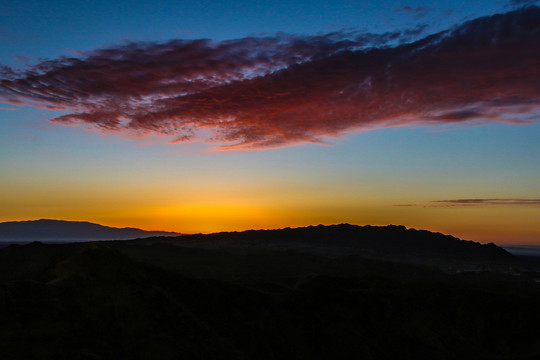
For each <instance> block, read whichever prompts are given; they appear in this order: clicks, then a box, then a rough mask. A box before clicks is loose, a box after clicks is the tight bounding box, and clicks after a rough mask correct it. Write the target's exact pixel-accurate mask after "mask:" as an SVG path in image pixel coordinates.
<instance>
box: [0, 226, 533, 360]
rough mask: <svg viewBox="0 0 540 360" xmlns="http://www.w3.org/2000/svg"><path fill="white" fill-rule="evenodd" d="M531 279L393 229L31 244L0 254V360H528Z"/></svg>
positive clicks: (512, 267) (480, 249)
mask: <svg viewBox="0 0 540 360" xmlns="http://www.w3.org/2000/svg"><path fill="white" fill-rule="evenodd" d="M58 224H61V223H57V225H58ZM0 225H1V224H0ZM32 225H35V224H32ZM63 225H66V224H63ZM72 225H76V226H88V225H87V224H85V223H75V224H72ZM81 235H82V234H81ZM47 237H48V236H47ZM82 237H84V236H80V237H78V238H82ZM539 281H540V263H538V262H534V261H530V259H528V258H526V257H524V258H521V257H517V256H513V255H511V254H510V253H508V252H507V251H505V250H503V249H501V248H499V247H497V246H496V245H493V244H487V245H482V244H479V243H475V242H472V241H463V240H459V239H457V238H455V237H452V236H448V235H442V234H438V233H432V232H429V231H419V230H415V229H407V228H405V227H403V226H395V225H390V226H384V227H376V226H355V225H349V224H341V225H332V226H322V225H319V226H310V227H305V228H296V229H290V228H287V229H280V230H257V231H254V230H252V231H244V232H229V233H216V234H209V235H202V234H197V235H183V236H177V237H149V238H140V239H136V240H122V241H120V240H116V241H97V242H96V241H91V242H83V243H67V244H48V245H47V244H43V243H40V242H33V243H30V244H27V245H9V246H7V247H5V248H3V249H0V317H1V318H2V320H3V325H2V326H1V327H0V346H1V348H2V354H3V356H4V357H3V358H6V359H59V358H69V359H118V358H130V359H147V358H149V357H152V358H156V357H157V358H160V359H176V358H178V357H179V356H180V357H182V358H194V359H195V358H198V359H242V358H245V359H248V358H259V359H282V358H321V359H326V358H342V359H348V358H351V357H353V358H365V359H396V358H400V359H531V360H532V359H536V358H537V357H538V356H540V338H538V336H537V334H538V331H537V326H538V324H539V323H540V310H539V307H538V306H537V304H538V303H539V301H540V286H539V284H538V282H539Z"/></svg>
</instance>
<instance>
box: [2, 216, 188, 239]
mask: <svg viewBox="0 0 540 360" xmlns="http://www.w3.org/2000/svg"><path fill="white" fill-rule="evenodd" d="M180 235H182V234H180V233H176V232H169V231H147V230H142V229H138V228H133V227H124V228H117V227H112V226H106V225H101V224H96V223H92V222H89V221H71V220H56V219H39V220H22V221H7V222H1V223H0V241H2V242H15V243H17V242H32V241H46V242H54V241H59V242H70V241H93V240H128V239H135V238H141V237H152V236H180Z"/></svg>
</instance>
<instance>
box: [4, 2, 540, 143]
mask: <svg viewBox="0 0 540 360" xmlns="http://www.w3.org/2000/svg"><path fill="white" fill-rule="evenodd" d="M422 30H423V28H419V29H417V30H416V31H406V32H401V33H387V34H382V35H373V34H367V35H366V34H357V33H339V32H337V33H331V34H327V35H322V36H315V37H301V36H285V35H280V36H277V37H273V38H245V39H239V40H231V41H224V42H220V43H213V42H211V41H209V40H194V41H181V40H175V41H170V42H168V43H165V44H154V43H130V44H127V45H124V46H121V47H116V48H110V49H103V50H97V51H93V52H89V53H86V54H83V56H84V57H83V58H61V59H58V60H53V61H46V62H42V63H40V64H38V65H36V66H34V68H33V69H32V70H31V71H28V72H25V73H23V74H20V73H15V72H13V71H12V70H11V69H8V68H3V69H2V72H1V74H0V75H1V76H2V80H1V82H0V98H2V99H4V100H5V101H6V102H8V103H15V104H20V102H21V101H25V102H27V103H29V104H30V105H34V106H40V107H43V106H50V107H54V108H63V109H66V110H71V111H73V112H72V113H71V114H69V115H64V116H60V117H57V118H54V119H52V121H53V122H56V123H62V124H77V123H83V124H90V125H92V126H96V127H98V128H101V129H104V130H105V131H129V132H134V133H136V134H141V135H143V134H146V133H152V132H154V133H163V134H168V135H170V136H171V138H172V139H173V141H189V140H191V139H197V138H199V137H200V135H198V134H199V133H200V132H201V130H203V132H205V133H208V130H209V131H211V132H212V133H213V137H211V138H210V139H206V140H208V141H211V142H214V143H218V144H220V145H221V149H240V148H244V149H251V148H266V147H276V146H285V145H290V144H295V143H302V142H320V141H322V140H321V139H323V138H324V137H326V136H337V135H340V134H342V133H344V132H348V131H354V130H359V129H371V128H377V127H383V126H402V125H406V124H411V123H424V124H426V125H428V124H429V125H433V124H445V123H454V122H470V121H483V122H489V121H508V122H516V123H521V122H527V121H532V120H535V119H536V118H537V116H538V114H539V112H540V96H539V94H540V66H539V64H540V9H539V8H538V7H528V8H524V9H520V10H517V11H514V12H510V13H507V14H504V15H494V16H491V17H487V18H480V19H477V20H474V21H470V22H467V23H464V24H463V25H461V26H459V27H457V28H455V29H453V30H452V31H448V32H443V33H440V34H435V35H431V36H428V37H426V38H424V39H421V40H418V41H415V42H411V43H406V41H408V40H410V38H411V37H414V36H417V35H418V34H419V32H421V31H422ZM400 43H401V44H400ZM396 44H397V45H396ZM390 45H393V46H390Z"/></svg>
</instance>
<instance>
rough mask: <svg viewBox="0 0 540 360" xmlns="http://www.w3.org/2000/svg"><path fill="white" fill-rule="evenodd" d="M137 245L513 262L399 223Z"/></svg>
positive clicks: (468, 264) (472, 265)
mask: <svg viewBox="0 0 540 360" xmlns="http://www.w3.org/2000/svg"><path fill="white" fill-rule="evenodd" d="M135 244H168V245H171V246H176V247H182V248H191V249H201V250H207V251H211V250H220V249H221V250H224V251H226V252H227V253H228V254H234V253H237V254H246V253H251V254H258V253H264V254H269V253H276V252H298V253H306V254H312V255H317V256H323V257H326V258H339V259H342V260H343V259H344V258H355V257H361V258H369V259H379V260H388V261H399V262H406V263H419V264H423V265H431V266H434V267H438V268H449V269H450V268H458V269H469V270H473V269H488V268H494V267H507V266H511V264H512V263H513V261H514V260H515V258H514V257H513V256H512V255H510V253H508V252H507V251H506V250H504V249H502V248H500V247H498V246H496V245H494V244H491V243H490V244H480V243H477V242H474V241H464V240H460V239H458V238H456V237H453V236H450V235H443V234H441V233H433V232H430V231H426V230H416V229H407V228H406V227H405V226H401V225H388V226H370V225H367V226H357V225H350V224H340V225H329V226H324V225H319V226H309V227H303V228H295V229H291V228H285V229H278V230H248V231H243V232H223V233H215V234H208V235H203V234H196V235H185V236H182V237H170V238H149V239H141V240H136V241H133V242H131V243H130V246H131V247H132V248H133V245H135ZM171 251H174V250H172V249H171ZM182 251H184V252H185V250H182Z"/></svg>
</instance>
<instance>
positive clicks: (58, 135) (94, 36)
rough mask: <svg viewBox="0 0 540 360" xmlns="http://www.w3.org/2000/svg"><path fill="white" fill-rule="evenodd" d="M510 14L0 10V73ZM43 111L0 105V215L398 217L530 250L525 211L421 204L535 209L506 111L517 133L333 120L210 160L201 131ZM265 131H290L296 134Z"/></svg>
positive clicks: (124, 221)
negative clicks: (66, 119)
mask: <svg viewBox="0 0 540 360" xmlns="http://www.w3.org/2000/svg"><path fill="white" fill-rule="evenodd" d="M528 3H530V4H532V3H534V2H528ZM516 8H517V6H514V5H512V4H511V3H510V2H506V1H495V2H494V1H470V2H467V3H466V6H463V3H462V2H447V1H439V2H436V1H431V2H422V1H407V2H402V1H383V2H381V1H363V2H355V1H332V2H330V1H329V2H323V1H318V2H317V1H295V2H290V1H272V2H257V3H253V2H248V1H245V2H241V1H234V2H229V3H223V2H218V1H203V0H201V1H189V2H175V1H169V2H160V3H159V4H158V3H155V2H150V1H129V2H128V1H119V2H114V3H111V2H105V1H96V2H81V1H49V2H37V1H36V2H30V1H18V2H11V3H7V4H2V5H0V14H1V15H0V17H1V21H0V24H1V25H0V64H2V65H7V66H9V67H11V68H13V69H14V70H15V71H17V70H24V69H25V68H27V67H26V65H27V64H28V65H37V64H40V63H43V61H45V60H46V59H47V60H54V59H58V58H60V57H71V58H77V57H78V58H85V56H88V54H89V53H88V52H89V51H95V50H97V51H100V50H103V49H120V50H121V51H123V50H122V49H124V48H122V47H123V46H126V44H129V43H140V42H142V43H143V44H147V45H148V44H165V43H167V42H168V41H170V40H171V39H184V40H197V39H211V40H212V41H214V43H215V44H220V42H221V41H224V40H236V39H242V38H245V37H253V38H256V39H262V38H268V37H270V38H271V37H274V36H275V35H276V34H291V35H295V36H298V37H300V38H301V40H302V41H305V42H307V43H309V42H310V41H314V40H312V38H309V37H310V36H324V35H325V34H329V33H339V34H343V33H347V32H348V33H351V32H354V34H356V35H358V34H362V33H371V34H384V33H390V32H395V31H404V30H407V29H423V31H422V32H421V33H418V34H416V35H414V36H412V37H411V38H410V39H403V40H402V41H405V42H407V41H409V42H410V41H413V40H416V39H420V38H423V37H425V36H427V35H430V34H434V33H437V32H439V31H442V30H446V29H449V28H453V27H457V26H460V25H461V24H462V23H463V22H464V21H467V20H473V19H476V18H479V17H482V16H490V15H493V14H495V13H506V12H509V11H512V10H514V9H516ZM280 36H282V35H280ZM370 39H373V37H370ZM400 39H402V38H398V40H396V41H394V42H390V43H388V44H386V45H384V46H387V47H393V46H397V45H398V44H397V41H399V40H400ZM257 41H259V40H257ZM240 44H242V43H241V42H240ZM147 45H145V46H147ZM148 46H150V45H148ZM152 46H153V45H152ZM317 46H318V45H317ZM149 49H150V50H151V49H152V47H151V46H150V48H149ZM279 51H281V50H279ZM231 56H232V55H231ZM532 61H534V59H532ZM537 63H538V61H537ZM190 65H192V66H196V65H197V64H196V60H192V63H191V64H190ZM285 66H289V65H285ZM537 69H538V67H537ZM450 70H451V69H450ZM272 71H274V70H272ZM537 74H538V73H537V72H536V73H531V75H530V76H532V77H535V76H538V75H537ZM20 76H22V75H20ZM66 81H73V79H71V80H69V79H68V80H66ZM232 81H233V82H234V81H236V80H232ZM471 81H473V80H471ZM410 86H411V92H414V91H416V90H415V88H414V86H415V85H414V83H410ZM503 91H504V89H503ZM299 95H300V96H302V94H299ZM145 96H146V95H145ZM306 96H307V95H306ZM533 100H534V97H533ZM529 101H530V100H529ZM536 101H537V102H536V105H537V104H538V94H536ZM45 105H47V104H46V103H39V104H35V103H34V104H33V105H32V106H29V105H26V106H23V105H20V104H19V105H17V104H13V103H12V104H8V103H7V102H6V103H0V169H2V172H1V174H0V185H2V188H3V189H4V193H3V194H2V195H0V201H1V202H2V203H3V204H6V205H5V206H3V210H1V211H0V221H10V220H24V219H33V218H63V219H68V220H89V221H95V222H100V223H103V224H106V225H113V226H139V227H142V228H146V229H149V228H154V229H157V228H159V229H163V230H174V231H181V232H197V231H202V232H208V231H218V230H241V229H247V228H260V227H281V226H302V225H309V224H314V223H319V222H321V223H335V222H353V223H358V224H368V223H371V224H374V225H384V224H388V223H394V224H396V223H400V224H403V225H406V226H410V227H417V228H426V229H429V230H434V231H441V232H446V233H451V234H453V235H456V236H461V237H464V238H468V239H473V240H478V241H484V242H485V241H496V242H499V243H502V242H521V243H536V242H540V238H539V237H540V227H539V226H538V225H537V224H536V221H535V219H536V218H538V216H539V215H540V211H539V206H538V205H530V204H528V203H527V204H526V205H524V203H523V202H521V203H519V201H517V202H513V203H512V204H510V205H501V204H495V205H494V204H493V203H486V202H482V203H476V204H474V205H471V204H467V206H457V205H456V204H457V203H447V204H446V205H445V206H446V207H440V206H434V204H435V205H437V204H439V203H436V202H437V201H443V200H460V199H517V200H535V199H539V198H540V166H539V162H538V159H539V158H540V145H539V142H538V139H539V138H540V124H538V121H537V120H538V118H537V117H535V116H537V113H535V112H534V111H532V112H530V111H529V112H528V113H527V112H525V113H523V111H525V110H523V111H522V110H520V111H522V112H521V113H519V114H518V115H516V114H513V115H512V116H514V118H516V117H520V116H522V117H524V118H529V120H528V122H527V123H526V124H516V122H515V121H514V122H505V121H490V120H489V119H488V120H485V121H484V120H483V119H482V118H475V119H473V121H465V122H450V123H437V122H435V123H426V122H424V123H420V124H417V123H414V122H410V121H407V122H405V123H404V124H400V123H394V124H393V125H392V126H390V127H384V126H380V125H377V126H374V127H367V128H366V127H360V128H355V127H354V126H353V127H349V123H345V124H344V125H343V126H345V127H346V128H344V130H343V131H341V130H339V131H334V130H332V132H331V133H327V132H326V130H325V129H326V128H324V129H323V130H321V128H316V129H315V131H316V132H315V133H316V134H325V135H324V136H323V137H322V138H321V140H322V141H324V142H325V144H317V143H313V142H312V141H311V140H310V141H307V142H304V141H299V140H298V138H294V139H295V140H294V141H292V142H288V141H289V140H284V141H285V142H283V141H282V140H280V141H281V142H279V144H278V145H279V146H271V147H269V148H266V147H264V146H263V147H262V148H259V147H258V145H257V146H256V148H248V149H240V151H225V152H215V151H212V149H213V148H215V147H216V146H220V145H223V144H220V143H219V141H218V143H216V142H215V141H209V140H208V139H209V137H210V138H211V135H210V136H206V137H204V138H196V139H195V140H193V141H190V142H185V143H174V144H171V143H169V142H168V141H170V140H171V138H170V137H167V136H163V134H159V133H152V132H150V133H148V132H146V133H145V134H146V135H145V136H137V135H136V134H133V133H126V132H125V131H105V133H104V132H103V131H100V130H95V129H93V130H87V129H85V128H86V127H91V126H90V125H92V124H90V125H88V124H87V125H84V126H81V125H77V124H75V125H74V126H63V125H62V123H58V122H57V123H51V122H50V121H48V119H52V118H56V117H59V116H62V115H67V114H71V113H72V112H73V111H74V110H72V109H70V108H69V107H67V108H66V107H65V106H64V105H65V104H62V106H64V108H63V109H62V110H54V111H53V110H45V109H43V108H42V107H43V106H45ZM521 105H522V104H521ZM533 105H534V103H533ZM77 106H83V105H77ZM84 106H87V105H84ZM306 106H309V104H308V105H306ZM445 106H446V105H445ZM460 106H462V105H461V104H460ZM466 106H472V105H470V104H468V105H466ZM78 109H79V110H80V108H78ZM460 109H461V108H460ZM467 109H469V108H467V107H466V110H467ZM79 110H75V111H79ZM308 110H309V107H308ZM424 110H425V109H424ZM325 111H326V110H325ZM407 111H410V110H407ZM430 111H432V113H433V114H438V113H436V112H433V111H434V110H433V109H431V110H430ZM460 111H461V110H460ZM467 111H468V110H467ZM475 111H476V110H475ZM283 114H285V115H283ZM283 114H282V115H280V116H285V117H286V116H287V115H286V114H287V113H283ZM344 114H345V113H342V114H341V115H340V116H343V115H344ZM347 114H348V113H347ZM485 114H487V115H486V116H488V115H490V116H491V115H492V114H491V113H489V111H488V112H485ZM430 116H435V115H430ZM486 119H487V117H486ZM286 120H287V119H284V120H283V121H284V124H286ZM280 121H281V120H280ZM298 121H299V122H298V124H303V123H302V121H309V120H305V119H304V118H302V119H300V120H298ZM376 124H378V123H376ZM401 125H403V126H401ZM280 126H285V127H284V128H283V127H282V128H280V129H281V130H280V131H293V132H294V133H295V134H296V130H297V128H292V129H289V128H288V127H287V126H286V125H280ZM340 126H341V125H340ZM207 130H208V128H203V130H202V131H203V132H205V131H207ZM250 131H253V130H250ZM317 131H319V132H317ZM321 131H322V132H321ZM250 136H251V135H250ZM272 136H274V134H273V135H272ZM295 136H296V135H295ZM301 136H303V135H301ZM287 139H289V138H287ZM317 140H318V139H317ZM434 202H435V203H434ZM518 203H519V204H518ZM396 205H400V206H396ZM402 205H407V206H402Z"/></svg>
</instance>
